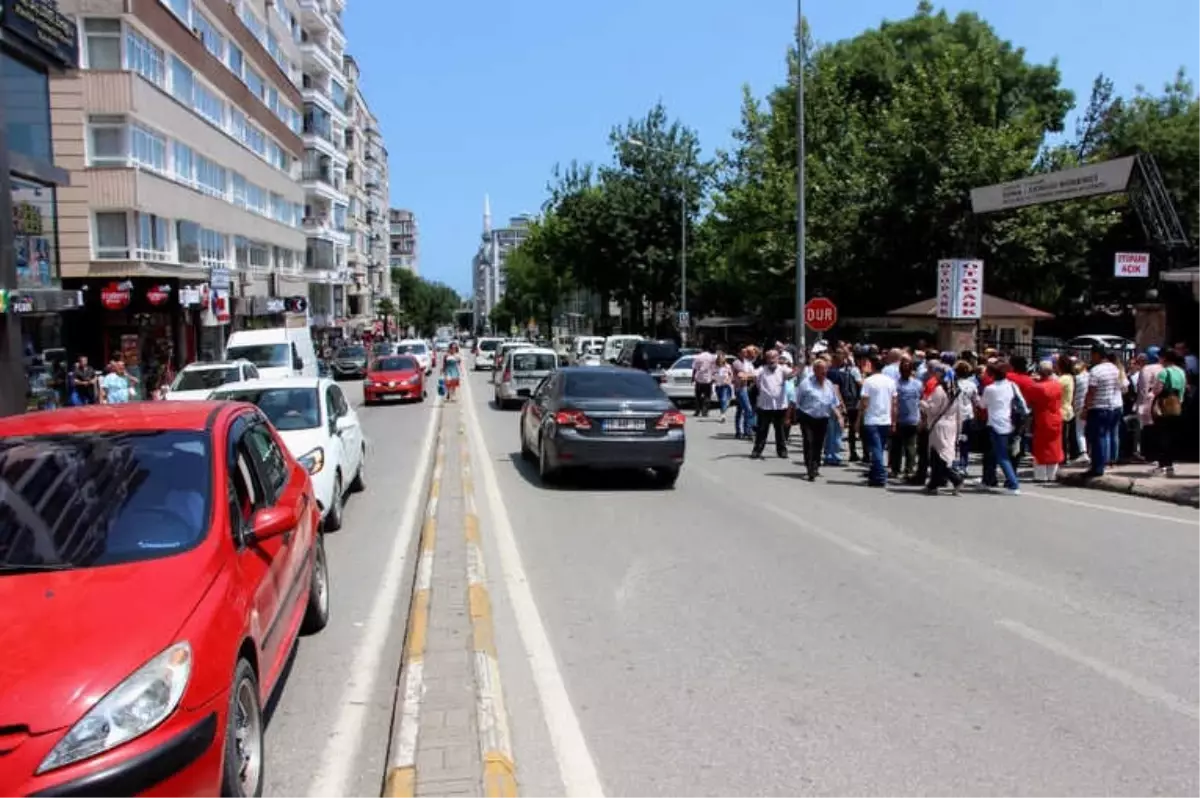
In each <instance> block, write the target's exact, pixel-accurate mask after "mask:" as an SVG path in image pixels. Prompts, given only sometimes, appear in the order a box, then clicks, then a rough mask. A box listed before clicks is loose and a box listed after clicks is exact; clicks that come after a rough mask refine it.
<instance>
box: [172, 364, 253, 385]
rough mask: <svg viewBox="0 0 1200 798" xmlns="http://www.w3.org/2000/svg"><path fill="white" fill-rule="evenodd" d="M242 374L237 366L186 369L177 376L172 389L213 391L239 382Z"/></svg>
mask: <svg viewBox="0 0 1200 798" xmlns="http://www.w3.org/2000/svg"><path fill="white" fill-rule="evenodd" d="M240 377H241V375H240V374H238V369H237V366H230V367H229V368H219V369H184V370H183V371H181V372H179V376H178V377H176V378H175V384H174V385H172V386H171V390H172V391H211V390H213V389H214V388H220V387H221V386H222V385H225V384H227V383H230V382H237V381H238V380H239V379H240Z"/></svg>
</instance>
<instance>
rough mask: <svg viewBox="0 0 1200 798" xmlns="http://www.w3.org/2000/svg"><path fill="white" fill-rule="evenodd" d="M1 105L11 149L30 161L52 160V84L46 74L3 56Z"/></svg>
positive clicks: (0, 65) (0, 64) (6, 54)
mask: <svg viewBox="0 0 1200 798" xmlns="http://www.w3.org/2000/svg"><path fill="white" fill-rule="evenodd" d="M0 102H3V103H4V132H5V135H6V136H7V137H8V148H9V149H10V150H13V151H15V152H19V153H21V154H22V155H28V156H29V157H30V158H37V159H38V160H41V161H52V160H53V159H54V156H53V155H52V153H51V148H50V81H49V79H48V78H47V77H46V73H45V72H44V71H40V70H38V69H35V68H34V67H32V66H29V65H28V64H26V63H25V62H24V61H20V60H18V59H16V58H13V57H12V56H11V55H9V54H8V53H7V52H5V53H3V56H0Z"/></svg>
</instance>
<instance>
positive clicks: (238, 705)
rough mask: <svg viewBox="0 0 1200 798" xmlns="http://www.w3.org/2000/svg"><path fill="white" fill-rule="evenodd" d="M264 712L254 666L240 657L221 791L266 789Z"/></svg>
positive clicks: (237, 796) (227, 725)
mask: <svg viewBox="0 0 1200 798" xmlns="http://www.w3.org/2000/svg"><path fill="white" fill-rule="evenodd" d="M264 750H265V746H264V745H263V716H262V704H261V703H260V702H259V700H258V679H256V678H255V677H254V668H252V667H250V663H249V662H247V661H246V660H245V659H239V660H238V663H237V667H236V668H234V671H233V689H232V690H231V691H230V693H229V712H228V714H227V715H226V717H225V766H224V767H223V768H222V775H221V794H222V795H229V796H233V797H234V798H242V797H243V796H258V795H262V792H263V752H264Z"/></svg>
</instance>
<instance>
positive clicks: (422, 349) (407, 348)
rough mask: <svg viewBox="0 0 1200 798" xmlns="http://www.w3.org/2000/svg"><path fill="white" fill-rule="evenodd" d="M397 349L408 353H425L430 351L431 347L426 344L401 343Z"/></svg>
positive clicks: (402, 352)
mask: <svg viewBox="0 0 1200 798" xmlns="http://www.w3.org/2000/svg"><path fill="white" fill-rule="evenodd" d="M396 351H397V352H400V353H401V354H407V355H423V354H425V353H426V352H428V351H429V347H427V346H425V344H400V346H398V347H396Z"/></svg>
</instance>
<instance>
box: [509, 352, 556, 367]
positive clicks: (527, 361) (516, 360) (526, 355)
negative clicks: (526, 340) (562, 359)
mask: <svg viewBox="0 0 1200 798" xmlns="http://www.w3.org/2000/svg"><path fill="white" fill-rule="evenodd" d="M557 367H558V357H557V356H556V355H547V354H544V353H538V352H517V353H516V354H515V355H513V358H512V368H513V371H553V370H554V369H555V368H557Z"/></svg>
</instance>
